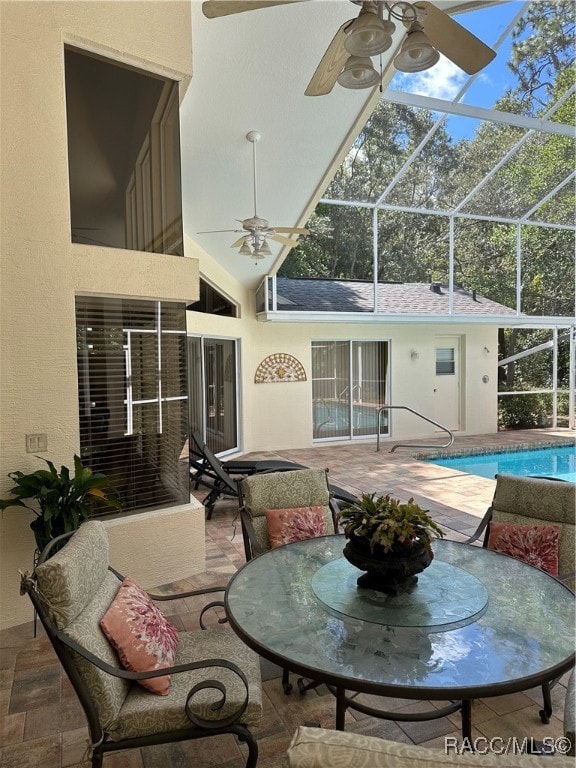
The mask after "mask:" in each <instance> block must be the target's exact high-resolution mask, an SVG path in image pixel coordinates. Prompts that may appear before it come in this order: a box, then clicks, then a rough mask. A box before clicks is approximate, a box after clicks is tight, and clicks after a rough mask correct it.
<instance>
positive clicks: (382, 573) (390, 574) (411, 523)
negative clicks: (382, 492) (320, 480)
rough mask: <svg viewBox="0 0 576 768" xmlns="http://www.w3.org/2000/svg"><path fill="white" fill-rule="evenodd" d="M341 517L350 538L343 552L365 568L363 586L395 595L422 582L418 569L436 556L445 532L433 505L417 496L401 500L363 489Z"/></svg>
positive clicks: (362, 576)
mask: <svg viewBox="0 0 576 768" xmlns="http://www.w3.org/2000/svg"><path fill="white" fill-rule="evenodd" d="M339 521H340V523H341V524H342V525H343V527H344V535H345V536H346V538H347V539H348V541H347V543H346V546H345V547H344V557H345V558H346V559H347V560H348V561H349V562H350V563H352V565H354V566H356V568H359V569H360V570H361V571H366V573H363V574H362V575H361V576H360V577H359V578H358V580H357V584H358V586H359V587H363V588H365V589H375V590H377V591H379V592H385V593H386V594H388V595H392V596H396V595H400V594H402V593H403V592H406V591H408V590H409V589H411V588H412V587H413V586H414V585H415V584H416V583H417V581H418V576H417V575H416V574H418V573H420V572H421V571H423V570H424V569H425V568H427V567H428V566H429V565H430V563H431V562H432V560H433V558H434V554H433V552H432V547H431V545H430V542H431V540H432V539H434V538H441V537H443V536H444V533H443V531H442V529H441V528H440V527H439V526H438V524H437V523H435V522H434V520H432V518H431V517H430V516H429V514H428V510H424V509H422V508H421V507H419V506H418V504H416V503H415V502H414V499H412V498H411V499H408V501H407V502H406V503H405V504H401V503H400V501H399V500H398V499H393V498H392V497H391V496H376V494H375V493H372V494H363V495H362V498H361V500H360V501H358V502H356V504H352V505H351V506H350V507H347V508H346V509H345V510H343V511H342V512H341V513H340V515H339Z"/></svg>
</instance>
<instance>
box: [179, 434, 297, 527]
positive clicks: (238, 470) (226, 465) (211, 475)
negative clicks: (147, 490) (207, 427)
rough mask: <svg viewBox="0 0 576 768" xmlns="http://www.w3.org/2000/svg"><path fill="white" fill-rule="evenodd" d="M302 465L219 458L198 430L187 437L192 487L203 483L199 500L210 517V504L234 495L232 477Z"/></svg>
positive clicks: (284, 469)
mask: <svg viewBox="0 0 576 768" xmlns="http://www.w3.org/2000/svg"><path fill="white" fill-rule="evenodd" d="M293 469H306V467H305V466H304V465H303V464H296V462H293V461H285V460H281V459H271V460H268V459H263V460H260V461H259V460H252V461H248V460H243V459H232V460H230V461H221V460H220V459H219V458H218V457H217V456H216V455H215V454H214V453H213V452H212V451H211V450H210V448H208V446H207V445H206V443H204V441H203V440H202V437H201V435H200V433H199V432H197V431H195V430H193V431H192V432H191V439H190V480H191V482H192V483H194V487H195V488H198V487H199V486H201V485H203V486H205V487H206V488H209V489H210V492H209V493H208V495H207V496H206V498H205V499H204V500H203V504H204V506H205V507H206V517H207V518H208V520H209V519H210V518H211V517H212V513H213V511H214V504H215V503H216V501H217V500H218V498H219V497H220V496H232V497H234V498H238V488H237V487H236V478H238V477H247V476H248V475H255V474H259V473H260V472H288V471H290V470H293Z"/></svg>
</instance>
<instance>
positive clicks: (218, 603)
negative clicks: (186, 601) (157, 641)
mask: <svg viewBox="0 0 576 768" xmlns="http://www.w3.org/2000/svg"><path fill="white" fill-rule="evenodd" d="M108 570H109V571H110V572H111V573H113V574H114V575H115V576H116V578H117V579H119V580H120V581H123V580H124V576H123V575H122V574H121V573H120V572H119V571H117V570H116V569H115V568H112V566H108ZM225 591H226V587H207V588H206V589H192V590H189V591H188V592H177V593H175V594H171V595H156V594H154V593H152V592H147V593H146V594H147V595H148V597H149V598H150V599H151V600H154V601H158V602H162V601H167V600H177V599H179V598H180V599H183V598H185V597H200V596H202V595H212V594H214V593H216V592H222V593H223V592H225ZM220 607H222V608H224V607H225V605H224V601H223V600H212V601H211V602H210V603H208V604H207V605H205V606H204V607H203V608H202V610H201V612H200V618H199V620H198V623H199V624H200V629H207V628H208V627H207V626H206V625H205V624H204V614H205V613H206V611H208V610H210V609H211V608H220ZM227 621H228V617H227V616H224V618H221V619H218V624H225V623H226V622H227Z"/></svg>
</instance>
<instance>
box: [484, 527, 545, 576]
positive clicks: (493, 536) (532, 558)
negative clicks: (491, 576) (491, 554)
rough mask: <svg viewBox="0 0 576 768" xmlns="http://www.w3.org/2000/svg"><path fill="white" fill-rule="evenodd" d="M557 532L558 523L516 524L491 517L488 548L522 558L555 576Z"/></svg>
mask: <svg viewBox="0 0 576 768" xmlns="http://www.w3.org/2000/svg"><path fill="white" fill-rule="evenodd" d="M559 534H560V526H559V525H519V524H516V523H499V522H496V521H492V522H491V523H490V532H489V535H488V549H493V550H495V551H496V552H501V553H502V554H503V555H510V557H515V558H516V559H517V560H523V561H524V562H525V563H528V564H529V565H533V566H534V567H536V568H540V569H541V570H542V571H546V572H547V573H550V574H552V576H557V575H558V536H559Z"/></svg>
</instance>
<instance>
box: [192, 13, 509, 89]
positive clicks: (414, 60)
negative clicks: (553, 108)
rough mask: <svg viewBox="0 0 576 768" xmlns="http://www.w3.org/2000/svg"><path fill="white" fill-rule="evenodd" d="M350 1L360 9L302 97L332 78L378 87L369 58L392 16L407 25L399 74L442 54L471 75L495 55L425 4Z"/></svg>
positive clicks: (382, 45)
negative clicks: (359, 6)
mask: <svg viewBox="0 0 576 768" xmlns="http://www.w3.org/2000/svg"><path fill="white" fill-rule="evenodd" d="M318 1H319V0H317V2H318ZM300 2H307V0H205V2H204V3H203V4H202V11H203V13H204V15H205V16H207V17H208V18H216V17H218V16H228V15H230V14H233V13H243V12H244V11H252V10H256V9H259V8H268V7H270V6H274V5H285V4H288V3H300ZM352 2H354V3H355V4H356V5H361V6H362V8H361V10H360V13H359V15H358V16H357V17H355V18H352V19H349V20H348V21H346V22H344V24H342V26H341V27H340V28H339V29H338V31H337V32H336V34H335V36H334V38H333V39H332V42H331V43H330V45H329V46H328V48H327V50H326V52H325V53H324V55H323V56H322V59H321V61H320V64H319V65H318V67H317V68H316V71H315V72H314V74H313V76H312V79H311V80H310V82H309V84H308V87H307V88H306V91H305V94H306V96H322V95H325V94H327V93H330V91H331V90H332V88H333V87H334V85H335V84H336V83H337V82H338V83H339V84H340V85H342V86H343V87H344V88H353V89H356V88H372V87H374V86H375V85H378V83H380V82H381V78H382V73H381V72H380V73H379V72H377V70H376V69H374V66H373V64H372V61H371V58H370V57H371V56H376V55H379V54H381V53H383V52H384V51H387V50H388V49H389V48H390V47H391V46H392V42H393V39H392V36H393V34H394V33H395V31H396V24H395V22H394V21H393V20H395V21H396V22H400V23H401V24H403V25H404V27H405V28H406V36H405V38H404V41H403V43H402V47H401V49H400V51H399V53H398V54H397V55H396V57H395V58H394V66H395V67H396V69H397V70H400V71H402V72H421V71H423V70H425V69H429V68H430V67H432V66H434V64H436V62H437V61H438V59H439V58H440V54H441V53H442V54H443V55H444V56H446V58H447V59H450V61H452V62H453V63H454V64H456V65H457V66H458V67H460V69H462V70H464V72H466V73H467V74H469V75H472V74H475V73H476V72H479V71H480V70H481V69H483V68H484V67H485V66H487V65H488V64H489V63H490V62H491V61H492V59H493V58H494V57H495V55H496V53H495V51H493V50H492V49H491V48H489V47H488V46H487V45H485V44H484V43H483V42H482V41H481V40H479V39H478V38H477V37H476V36H475V35H473V34H472V33H471V32H468V30H467V29H465V28H464V27H463V26H462V25H461V24H458V22H457V21H454V19H452V18H451V17H450V16H449V15H448V14H447V13H445V12H444V11H441V10H440V9H439V8H437V7H436V6H435V5H433V4H432V3H430V2H425V1H424V0H422V1H420V0H419V1H418V2H416V3H409V2H403V1H402V0H401V1H400V2H395V3H391V2H385V0H363V2H362V0H352ZM459 5H460V6H461V7H462V8H464V7H466V8H468V9H469V7H470V3H455V6H456V7H457V6H459ZM455 10H456V8H455Z"/></svg>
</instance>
